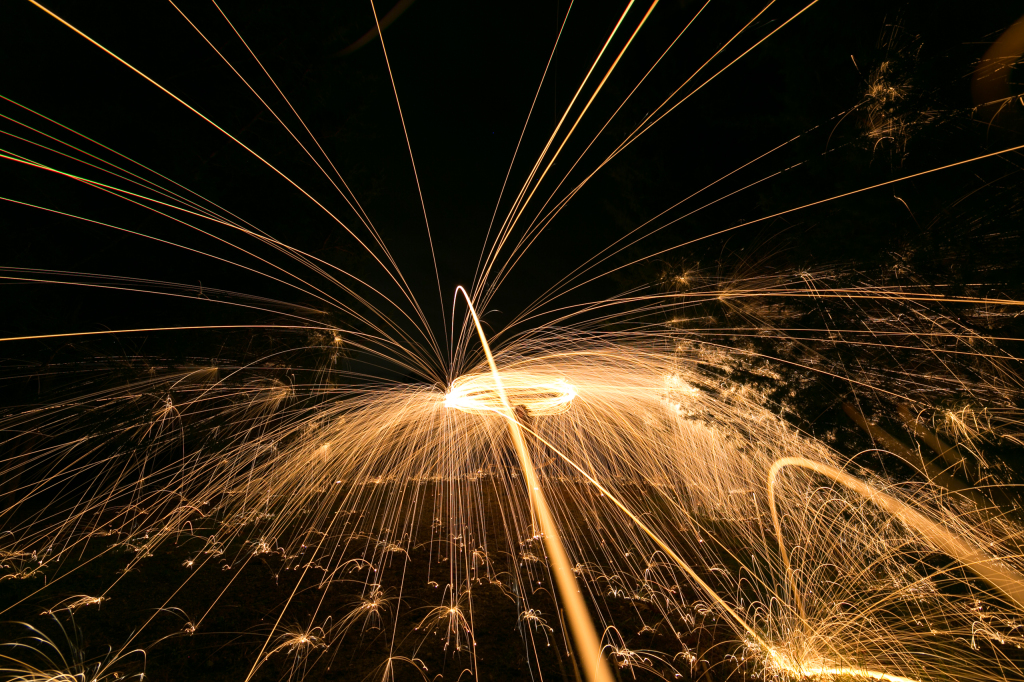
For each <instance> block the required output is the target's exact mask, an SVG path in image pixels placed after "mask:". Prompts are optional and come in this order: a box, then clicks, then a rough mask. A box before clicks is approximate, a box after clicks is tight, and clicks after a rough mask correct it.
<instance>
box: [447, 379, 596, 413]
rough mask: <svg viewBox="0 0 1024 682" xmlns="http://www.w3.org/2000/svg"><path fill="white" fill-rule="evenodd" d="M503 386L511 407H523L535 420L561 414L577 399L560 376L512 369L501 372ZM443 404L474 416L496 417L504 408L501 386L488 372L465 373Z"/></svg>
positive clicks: (454, 383) (569, 385) (571, 388)
mask: <svg viewBox="0 0 1024 682" xmlns="http://www.w3.org/2000/svg"><path fill="white" fill-rule="evenodd" d="M501 383H502V385H503V386H504V387H505V395H507V396H508V402H509V404H510V405H512V406H513V407H516V406H519V405H522V406H523V407H525V408H526V409H527V410H528V411H529V413H530V414H531V415H533V416H535V417H543V416H548V415H553V414H561V413H562V412H565V411H566V410H568V409H569V406H570V405H572V400H573V398H575V397H576V389H575V388H574V387H573V385H572V384H570V383H569V382H568V381H566V380H565V379H563V378H562V377H557V376H551V375H538V374H531V373H529V372H518V371H515V370H512V371H508V372H502V373H501ZM444 405H445V407H454V408H455V409H458V410H462V411H463V412H470V413H472V414H493V413H495V412H500V411H501V410H502V409H503V405H502V403H501V396H500V395H499V394H498V387H497V385H495V383H494V377H493V376H491V374H490V373H489V372H488V373H481V374H465V375H463V376H461V377H459V378H458V379H456V380H455V381H453V382H452V385H451V387H450V388H449V389H448V393H446V394H445V396H444Z"/></svg>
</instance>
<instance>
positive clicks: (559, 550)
mask: <svg viewBox="0 0 1024 682" xmlns="http://www.w3.org/2000/svg"><path fill="white" fill-rule="evenodd" d="M457 291H459V292H462V295H463V297H464V298H465V299H466V305H467V306H468V307H469V314H470V315H471V316H472V317H473V325H474V326H475V327H476V332H477V335H478V336H479V337H480V343H481V344H482V345H483V349H484V355H486V356H487V364H488V366H489V367H490V368H491V376H492V377H494V385H495V388H496V390H497V393H498V396H499V397H500V398H501V404H502V408H503V409H504V410H505V415H504V416H505V418H506V419H507V420H508V425H509V431H510V432H511V434H512V443H513V445H514V446H515V449H516V454H518V456H519V463H520V465H521V467H522V470H523V476H524V479H525V483H526V488H527V492H528V494H529V496H530V503H531V511H532V513H533V514H536V517H537V520H538V521H539V525H540V532H541V534H542V535H543V537H544V547H545V549H546V550H547V553H548V559H549V560H550V561H551V573H552V574H553V575H554V576H555V582H556V583H557V585H558V596H559V597H560V598H561V599H562V602H563V603H564V604H565V613H566V616H567V619H568V621H569V629H570V630H571V631H572V637H573V643H574V644H575V645H576V655H577V657H578V658H579V661H580V668H581V669H582V670H583V674H584V675H585V676H586V678H587V680H588V681H589V682H614V680H615V678H614V677H613V676H612V671H611V669H610V668H609V667H608V662H607V661H606V660H605V659H604V657H603V656H602V655H601V639H600V637H598V635H597V630H596V629H595V628H594V623H593V621H592V620H591V619H590V613H589V611H588V610H587V605H586V602H584V601H583V597H582V595H581V594H580V590H579V586H578V585H577V584H576V577H575V576H574V575H573V572H572V564H571V563H570V562H569V556H568V555H567V554H566V552H565V546H564V545H563V544H562V540H561V537H559V534H558V526H557V525H556V524H555V519H554V517H553V516H552V515H551V510H550V509H549V508H548V503H547V499H546V498H545V496H544V491H543V490H541V487H540V482H539V481H538V480H537V472H536V471H535V470H534V468H533V462H532V461H531V459H530V453H529V451H528V450H527V448H526V443H525V442H524V441H523V432H522V429H521V427H520V424H519V420H518V419H517V418H516V416H515V412H514V411H513V409H512V406H511V405H510V404H509V402H508V396H507V395H506V394H505V388H504V386H503V385H502V382H501V372H499V371H498V365H497V364H495V362H494V356H493V355H492V354H491V347H490V346H489V345H488V343H487V336H486V335H485V334H484V329H483V327H482V326H481V325H480V319H479V318H478V317H477V315H476V310H475V309H474V308H473V302H472V301H470V300H469V294H468V293H466V290H465V289H464V288H462V287H461V286H460V287H458V289H457Z"/></svg>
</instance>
